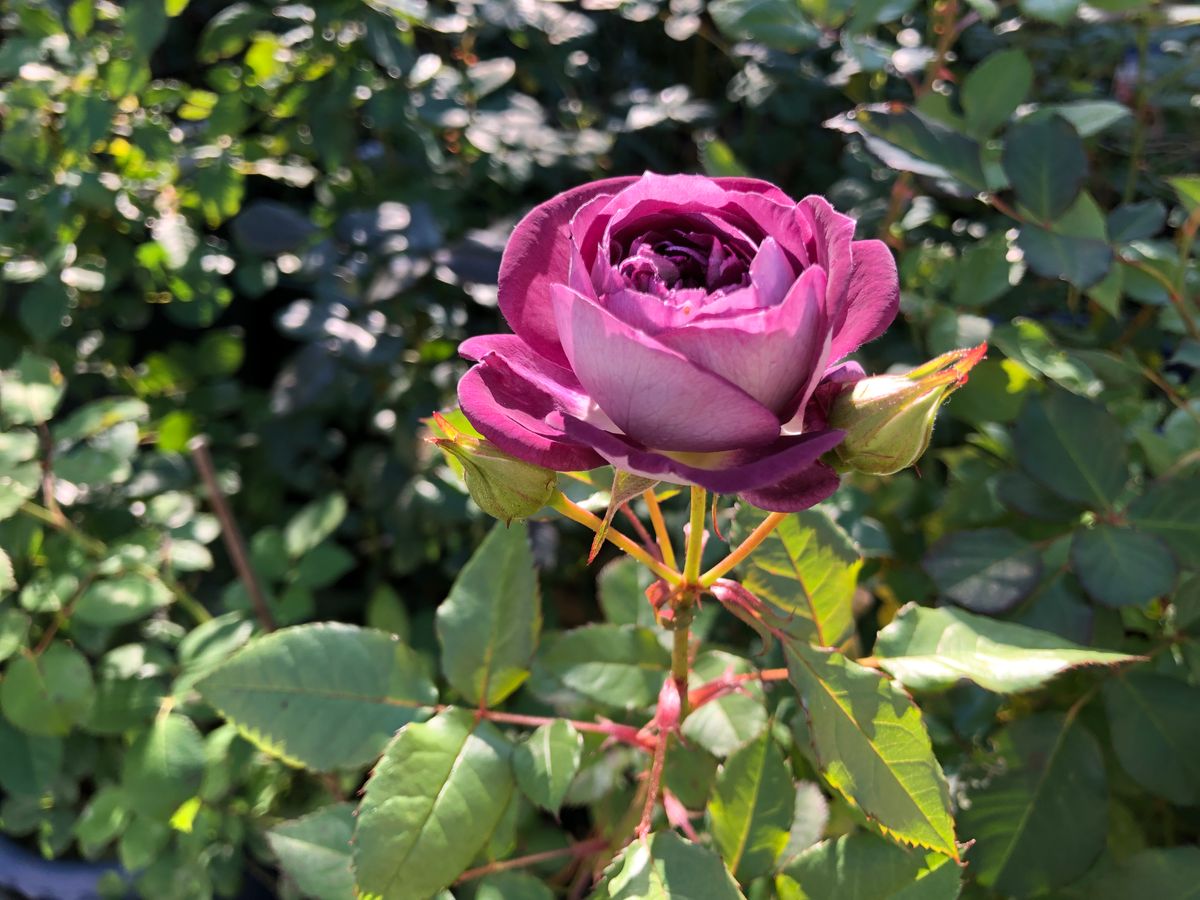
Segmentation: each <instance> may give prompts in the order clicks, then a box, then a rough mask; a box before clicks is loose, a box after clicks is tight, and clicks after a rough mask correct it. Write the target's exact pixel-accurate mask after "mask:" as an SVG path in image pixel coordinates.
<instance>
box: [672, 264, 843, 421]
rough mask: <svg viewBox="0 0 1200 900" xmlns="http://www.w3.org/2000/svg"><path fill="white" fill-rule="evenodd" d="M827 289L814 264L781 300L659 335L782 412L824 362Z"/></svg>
mask: <svg viewBox="0 0 1200 900" xmlns="http://www.w3.org/2000/svg"><path fill="white" fill-rule="evenodd" d="M824 292H825V273H824V271H823V270H822V269H820V268H819V267H817V266H813V267H812V268H809V269H807V270H805V272H804V274H803V275H802V276H801V277H800V279H799V280H798V281H796V283H795V284H793V285H792V287H791V289H790V290H789V291H788V292H787V296H786V297H784V299H783V302H782V303H780V304H779V305H777V306H772V307H768V308H766V309H759V310H756V311H754V312H752V313H748V314H745V315H741V316H737V317H735V318H729V319H706V320H701V321H696V322H692V323H690V324H687V325H685V326H683V327H682V328H677V329H672V330H670V331H664V332H661V333H660V334H658V335H657V337H658V339H659V340H660V341H662V342H663V343H664V344H666V345H667V346H668V347H673V348H674V349H676V350H678V351H679V352H680V353H682V354H683V355H684V356H686V357H687V358H688V359H690V360H691V361H692V362H694V363H695V364H696V365H698V366H700V367H701V368H702V369H706V370H707V371H709V372H713V373H715V374H717V375H720V376H721V377H722V378H725V379H726V380H728V381H731V382H733V383H734V384H736V385H737V386H738V387H740V388H741V389H742V390H744V391H745V392H746V393H747V394H749V395H750V396H751V397H754V398H755V399H756V400H758V401H759V402H760V403H761V404H762V405H763V406H765V407H767V408H768V409H770V410H771V411H773V412H775V413H776V414H779V413H781V412H782V411H783V410H784V407H785V406H786V405H787V403H788V401H789V400H791V399H792V398H793V397H795V396H796V395H797V393H798V392H799V391H800V390H801V388H803V387H804V386H805V385H806V384H808V383H809V381H810V380H811V379H812V376H813V374H814V372H815V370H816V367H817V364H818V363H819V362H820V357H821V353H822V351H823V350H824V348H825V331H826V326H825V321H826V320H825V312H824V309H823V308H822V302H821V300H822V297H823V296H824ZM818 374H819V373H818Z"/></svg>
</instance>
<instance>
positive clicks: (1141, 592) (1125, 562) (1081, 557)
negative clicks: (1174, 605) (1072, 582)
mask: <svg viewBox="0 0 1200 900" xmlns="http://www.w3.org/2000/svg"><path fill="white" fill-rule="evenodd" d="M1071 567H1072V568H1073V569H1074V570H1075V574H1076V575H1077V576H1078V577H1079V581H1080V583H1081V584H1082V585H1083V589H1084V590H1085V591H1087V592H1088V595H1089V596H1090V597H1091V598H1092V599H1093V600H1095V601H1096V602H1097V603H1101V604H1103V605H1105V606H1111V607H1120V606H1141V605H1142V604H1144V603H1146V602H1148V601H1150V600H1153V599H1154V598H1155V597H1161V596H1163V595H1165V594H1168V593H1170V591H1171V588H1172V586H1173V585H1174V584H1175V576H1176V575H1177V574H1178V570H1179V567H1178V565H1176V563H1175V557H1174V555H1173V554H1172V553H1171V551H1170V550H1169V549H1168V548H1167V545H1166V544H1165V543H1164V542H1163V541H1162V540H1160V539H1159V538H1157V537H1155V536H1154V535H1152V534H1144V533H1143V532H1140V531H1134V530H1132V529H1130V528H1122V527H1120V526H1118V525H1108V524H1105V523H1100V524H1099V525H1097V526H1095V527H1094V528H1079V529H1076V531H1075V534H1074V536H1073V537H1072V539H1071Z"/></svg>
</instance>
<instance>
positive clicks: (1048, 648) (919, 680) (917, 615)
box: [875, 604, 1140, 694]
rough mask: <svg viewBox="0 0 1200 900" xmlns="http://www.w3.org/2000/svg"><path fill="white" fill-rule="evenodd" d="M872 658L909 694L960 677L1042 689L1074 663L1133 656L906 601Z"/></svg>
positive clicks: (988, 685) (1000, 687)
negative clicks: (907, 690)
mask: <svg viewBox="0 0 1200 900" xmlns="http://www.w3.org/2000/svg"><path fill="white" fill-rule="evenodd" d="M875 658H876V659H877V660H878V661H879V667H880V668H881V669H883V670H884V671H885V672H887V673H888V674H889V675H891V676H892V677H893V678H895V679H896V680H897V681H899V682H900V683H901V684H903V685H904V686H905V687H906V688H908V689H910V690H926V691H935V690H942V689H945V688H948V687H950V686H951V685H953V684H955V683H957V682H958V681H960V680H962V679H967V680H968V681H973V682H975V683H976V684H977V685H979V686H980V687H982V688H985V689H987V690H989V691H996V692H997V693H1000V694H1008V693H1013V692H1016V691H1030V690H1033V689H1035V688H1038V687H1041V686H1042V685H1043V684H1045V683H1046V682H1048V681H1049V680H1050V679H1052V678H1054V677H1055V676H1056V675H1058V674H1059V673H1061V672H1064V671H1066V670H1067V669H1072V668H1075V667H1076V666H1093V665H1109V666H1113V665H1118V664H1120V663H1128V662H1135V661H1137V660H1138V659H1139V658H1140V657H1137V656H1129V655H1126V654H1124V653H1111V652H1109V651H1106V650H1091V649H1089V648H1087V647H1081V646H1079V645H1078V644H1075V643H1072V642H1071V641H1068V640H1066V639H1065V638H1062V637H1059V636H1058V635H1056V634H1051V633H1050V632H1047V631H1038V630H1037V629H1035V628H1026V627H1025V626H1024V625H1014V624H1012V623H1011V622H998V621H996V620H995V619H991V618H988V617H986V616H975V615H972V614H971V613H968V612H964V611H962V610H960V609H954V608H953V607H950V606H943V607H940V608H938V609H929V608H927V607H921V606H916V605H914V604H909V605H907V606H905V607H904V608H903V609H901V610H900V613H899V614H898V615H897V616H896V618H894V619H893V620H892V621H891V622H890V623H888V625H887V627H885V628H884V629H883V630H882V631H880V632H879V636H878V638H877V639H876V641H875Z"/></svg>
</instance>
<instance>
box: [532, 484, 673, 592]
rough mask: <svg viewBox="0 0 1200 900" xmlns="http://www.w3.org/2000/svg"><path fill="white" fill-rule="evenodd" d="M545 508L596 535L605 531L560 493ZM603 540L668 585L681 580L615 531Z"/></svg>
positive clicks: (588, 513) (601, 524)
mask: <svg viewBox="0 0 1200 900" xmlns="http://www.w3.org/2000/svg"><path fill="white" fill-rule="evenodd" d="M547 506H549V507H550V508H551V509H553V510H555V511H556V512H560V513H562V514H563V515H564V516H566V517H567V518H568V519H570V520H571V521H573V522H578V523H579V524H580V525H583V526H585V527H587V528H590V529H591V530H592V531H594V532H596V533H597V534H599V533H600V532H601V531H604V530H605V529H604V522H603V521H602V520H601V519H600V517H599V516H594V515H592V514H591V513H590V512H588V511H587V510H586V509H584V508H583V507H582V506H580V505H579V504H578V503H575V502H574V501H572V500H571V499H570V498H569V497H567V495H566V494H564V493H563V492H562V491H556V492H555V494H554V496H553V497H551V498H550V502H549V503H548V504H547ZM605 539H606V540H607V541H608V542H609V543H611V544H614V545H615V546H617V547H618V548H620V549H621V550H623V551H624V552H625V553H627V554H628V555H629V556H631V557H633V558H634V559H636V560H637V561H638V562H640V563H641V564H642V565H643V566H645V567H646V568H647V569H649V570H650V571H651V572H653V573H654V574H655V575H657V576H658V577H659V578H661V579H662V580H663V581H665V582H667V583H668V584H671V585H678V584H679V583H680V581H681V580H682V578H681V576H680V574H679V572H677V571H675V570H674V569H672V568H669V567H668V566H666V565H664V564H663V563H660V562H659V561H658V560H657V559H655V558H654V557H653V556H651V555H650V554H649V553H647V552H646V550H645V549H644V548H643V547H641V546H639V545H638V544H636V543H635V542H633V541H631V540H630V539H629V538H627V537H626V536H625V535H623V534H621V532H619V531H617V530H616V529H614V528H608V529H607V531H606V533H605Z"/></svg>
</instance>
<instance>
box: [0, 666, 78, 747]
mask: <svg viewBox="0 0 1200 900" xmlns="http://www.w3.org/2000/svg"><path fill="white" fill-rule="evenodd" d="M95 701H96V686H95V683H94V682H93V680H92V667H91V666H90V665H88V661H87V659H86V658H84V656H83V654H82V653H80V652H79V651H78V650H75V649H74V648H72V647H68V646H67V645H66V644H57V643H56V644H51V645H50V646H49V647H47V648H46V652H45V653H43V654H42V655H41V656H18V657H17V658H16V659H14V660H12V661H11V662H10V663H9V664H8V668H7V669H5V671H4V680H3V681H0V708H3V710H4V715H6V716H7V717H8V720H9V721H10V722H12V723H13V724H14V725H16V726H17V727H18V728H20V729H21V730H22V731H24V732H25V733H27V734H34V735H42V736H45V737H54V736H58V735H65V734H67V733H68V732H70V730H71V729H72V727H73V726H75V725H78V724H80V723H81V722H84V721H86V720H87V717H88V715H89V714H90V713H91V711H92V705H93V704H94V703H95Z"/></svg>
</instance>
